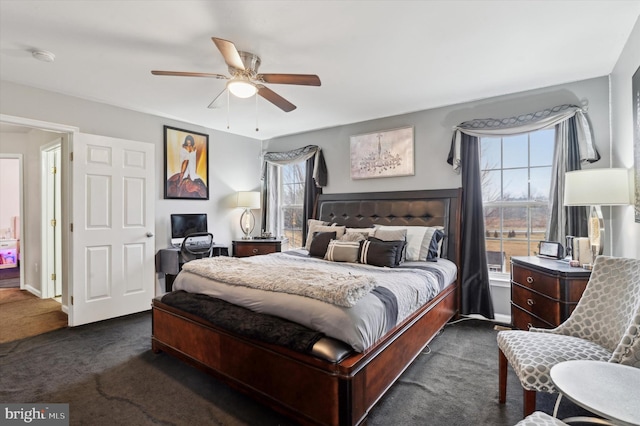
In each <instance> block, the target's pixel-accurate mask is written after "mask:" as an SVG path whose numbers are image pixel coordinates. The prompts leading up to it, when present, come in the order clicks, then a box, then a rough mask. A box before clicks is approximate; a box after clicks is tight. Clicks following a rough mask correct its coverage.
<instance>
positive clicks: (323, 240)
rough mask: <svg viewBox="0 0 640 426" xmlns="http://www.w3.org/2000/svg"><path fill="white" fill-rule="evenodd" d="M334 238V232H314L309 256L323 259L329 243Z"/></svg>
mask: <svg viewBox="0 0 640 426" xmlns="http://www.w3.org/2000/svg"><path fill="white" fill-rule="evenodd" d="M335 238H336V233H335V232H314V233H313V238H312V241H311V245H310V247H309V256H312V257H324V254H325V253H326V252H327V247H328V246H329V242H330V241H331V240H333V239H335Z"/></svg>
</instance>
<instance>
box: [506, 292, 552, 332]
mask: <svg viewBox="0 0 640 426" xmlns="http://www.w3.org/2000/svg"><path fill="white" fill-rule="evenodd" d="M511 302H512V303H513V304H515V305H517V306H518V307H520V308H521V309H522V310H523V311H526V312H528V313H531V314H533V315H535V316H536V317H538V318H541V319H543V320H545V321H546V322H548V323H549V324H560V322H562V321H561V315H560V305H561V304H560V302H559V301H557V300H553V299H550V298H549V297H547V296H544V295H542V294H539V293H535V292H533V291H531V290H529V289H527V288H526V287H521V286H519V285H518V284H512V285H511Z"/></svg>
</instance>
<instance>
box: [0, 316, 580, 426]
mask: <svg viewBox="0 0 640 426" xmlns="http://www.w3.org/2000/svg"><path fill="white" fill-rule="evenodd" d="M150 333H151V316H150V314H149V313H148V312H145V313H141V314H136V315H131V316H127V317H122V318H117V319H114V320H109V321H103V322H100V323H96V324H90V325H86V326H81V327H75V328H69V329H62V330H56V331H53V332H50V333H47V334H43V335H40V336H35V337H31V338H28V339H24V340H19V341H16V342H11V343H6V344H2V345H0V370H1V371H2V374H1V375H0V402H3V403H17V402H23V403H26V402H30V403H70V424H72V425H152V424H163V425H206V424H212V425H291V424H293V423H292V422H291V421H289V420H288V419H286V418H284V417H282V416H280V415H279V414H277V413H274V412H273V411H271V410H269V409H267V408H265V407H263V406H261V405H260V404H258V403H256V402H254V401H252V400H251V399H249V398H247V397H245V396H244V395H242V394H240V393H238V392H236V391H233V390H231V389H230V388H228V387H227V386H225V385H224V384H222V383H220V382H218V381H217V380H216V379H214V378H212V377H211V376H209V375H207V374H205V373H202V372H200V371H199V370H197V369H194V368H192V367H189V366H187V365H185V364H183V363H182V362H180V361H178V360H176V359H174V358H172V357H171V356H169V355H166V354H154V353H152V352H151V350H150V348H151V342H150ZM495 335H496V331H494V330H493V324H491V323H489V322H483V321H477V320H470V321H463V322H460V323H457V324H454V325H449V326H447V327H446V328H445V329H444V331H443V333H442V334H440V335H439V336H438V337H436V339H435V340H434V341H433V342H432V343H431V345H430V348H429V349H430V353H428V354H423V355H421V356H420V357H419V358H418V359H417V360H416V361H415V362H414V363H413V364H412V365H411V366H410V367H409V368H408V369H407V371H406V372H405V373H404V374H403V375H402V377H401V378H400V380H399V381H398V382H397V383H396V384H395V385H394V386H393V387H392V388H391V389H390V390H389V392H387V394H386V395H385V396H384V397H383V398H382V400H381V401H380V402H379V403H378V404H377V406H376V407H374V409H373V411H372V412H371V414H370V415H369V418H368V425H454V426H455V425H493V426H500V425H505V426H506V425H514V424H515V423H517V422H518V421H519V420H520V419H521V413H522V390H521V388H520V385H519V383H518V382H517V379H516V377H515V374H512V372H510V374H511V376H510V378H509V383H508V387H509V389H508V401H507V404H506V405H500V404H498V402H497V393H498V392H497V386H498V384H497V383H498V378H497V359H498V358H497V344H496V337H495ZM554 402H555V398H554V396H552V395H539V397H538V405H539V408H540V409H542V410H543V411H546V412H548V413H551V411H552V409H553V403H554ZM318 403H319V404H321V403H322V402H321V401H318ZM562 408H563V409H562V410H561V412H560V415H561V417H563V416H567V415H574V414H575V413H576V411H575V410H576V408H575V407H574V406H571V404H570V403H569V402H565V401H563V406H562ZM579 413H580V414H583V413H584V412H582V411H580V412H579Z"/></svg>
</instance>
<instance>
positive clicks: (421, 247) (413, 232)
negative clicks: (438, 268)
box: [374, 225, 444, 260]
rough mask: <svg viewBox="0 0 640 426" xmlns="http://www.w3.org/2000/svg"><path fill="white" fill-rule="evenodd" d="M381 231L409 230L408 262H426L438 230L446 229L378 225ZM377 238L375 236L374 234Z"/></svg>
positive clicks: (440, 227) (377, 227) (438, 227)
mask: <svg viewBox="0 0 640 426" xmlns="http://www.w3.org/2000/svg"><path fill="white" fill-rule="evenodd" d="M376 229H381V230H389V231H396V230H402V229H406V230H407V247H406V260H426V259H427V254H428V253H429V246H430V245H431V238H432V237H433V233H434V231H435V230H436V229H440V230H442V229H444V227H442V226H385V225H378V226H376ZM374 236H375V234H374Z"/></svg>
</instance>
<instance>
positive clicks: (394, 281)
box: [174, 250, 457, 352]
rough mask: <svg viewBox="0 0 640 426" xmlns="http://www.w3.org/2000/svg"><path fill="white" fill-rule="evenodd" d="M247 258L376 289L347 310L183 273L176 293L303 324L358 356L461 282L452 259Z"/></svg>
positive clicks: (300, 254)
mask: <svg viewBox="0 0 640 426" xmlns="http://www.w3.org/2000/svg"><path fill="white" fill-rule="evenodd" d="M247 260H248V261H250V262H252V263H253V264H254V265H255V268H256V269H259V268H260V265H270V266H279V267H282V270H283V274H286V272H285V271H286V266H287V265H289V264H291V263H292V262H295V264H299V265H303V266H304V267H307V268H319V270H325V271H326V270H330V271H331V270H333V271H341V272H342V273H344V272H347V273H349V272H351V273H354V274H371V275H372V276H373V277H374V278H375V282H376V289H375V291H372V292H370V293H369V294H367V295H365V296H364V297H362V298H361V299H360V300H359V301H358V303H356V304H355V305H354V306H353V307H349V308H347V307H342V306H336V305H332V304H330V303H326V302H323V301H320V300H316V299H312V298H309V297H304V296H299V295H295V294H287V293H276V292H271V291H265V290H260V289H255V288H249V287H245V286H238V285H230V284H225V283H221V282H216V281H213V280H211V279H208V278H205V277H202V276H199V275H196V274H193V273H189V272H187V271H182V272H180V274H178V276H177V277H176V280H175V282H174V290H185V291H188V292H190V293H202V294H207V295H209V296H212V297H215V298H219V299H222V300H225V301H227V302H229V303H233V304H235V305H238V306H242V307H245V308H247V309H251V310H252V311H254V312H259V313H264V314H269V315H275V316H278V317H280V318H284V319H287V320H289V321H293V322H296V323H299V324H301V325H303V326H305V327H307V328H310V329H312V330H318V331H320V332H322V333H324V334H326V335H327V336H329V337H333V338H335V339H338V340H341V341H343V342H345V343H347V344H349V345H350V346H351V347H352V348H353V349H354V350H356V351H358V352H362V351H364V350H365V349H367V348H368V347H370V346H371V345H373V344H374V343H375V342H376V341H377V340H378V339H379V338H381V337H382V336H384V334H385V333H386V332H387V331H388V330H389V329H390V328H392V327H394V326H395V325H397V324H398V323H400V322H401V321H403V320H404V319H405V318H407V317H408V316H409V315H410V314H411V313H413V312H415V311H416V310H417V309H418V308H419V307H420V306H422V305H424V304H425V303H427V302H428V301H429V300H431V299H432V298H433V297H435V296H436V295H437V294H438V293H439V292H440V291H441V290H442V289H443V288H444V287H446V286H447V285H448V284H450V283H451V282H453V281H454V280H455V278H456V271H457V268H456V266H455V265H454V264H453V263H452V262H450V261H448V260H446V259H438V261H437V262H405V263H404V264H402V265H401V267H399V268H381V267H377V266H370V265H362V264H353V263H339V262H329V261H326V260H323V259H318V258H312V257H309V256H308V255H307V252H306V251H305V250H291V251H287V252H283V253H274V254H270V255H263V256H253V257H250V258H247ZM200 261H201V260H198V261H197V262H200ZM202 261H207V259H203V260H202ZM394 298H395V302H394V301H393V299H394ZM394 304H395V305H396V306H395V307H394V306H393V305H394ZM394 316H395V318H393V317H394Z"/></svg>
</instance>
